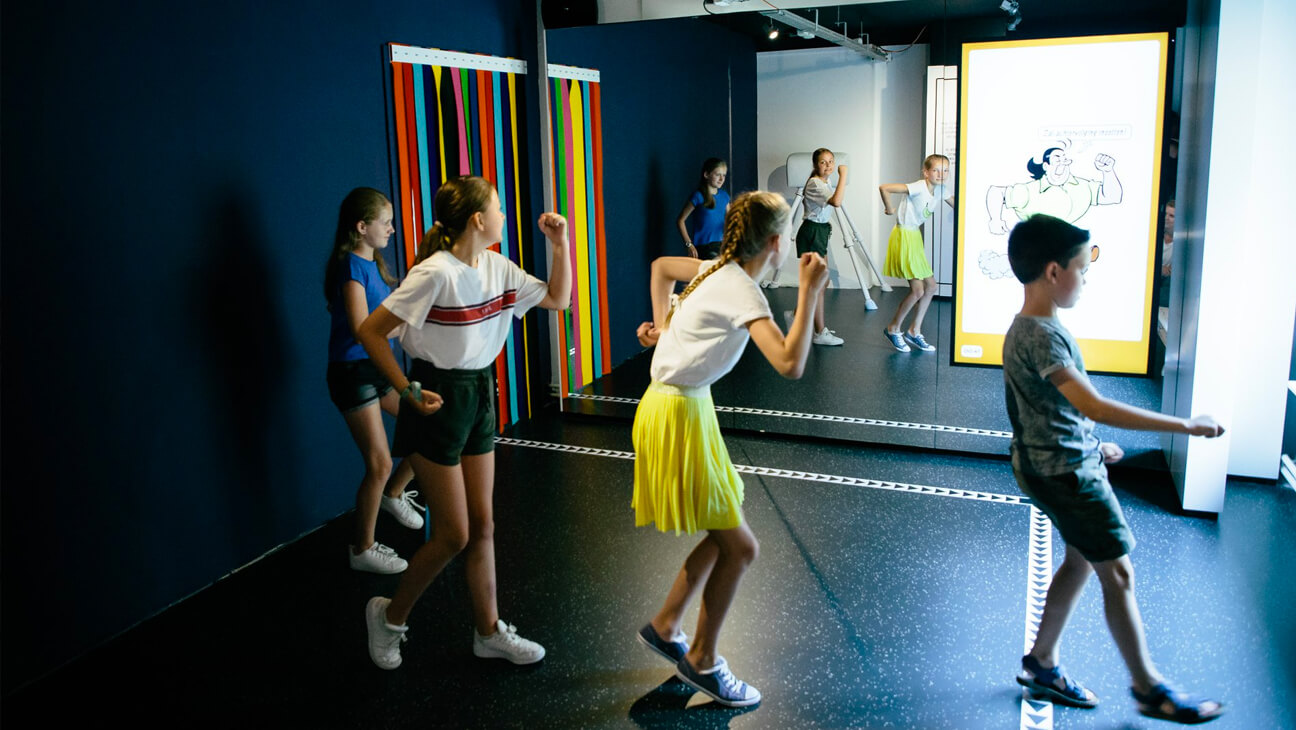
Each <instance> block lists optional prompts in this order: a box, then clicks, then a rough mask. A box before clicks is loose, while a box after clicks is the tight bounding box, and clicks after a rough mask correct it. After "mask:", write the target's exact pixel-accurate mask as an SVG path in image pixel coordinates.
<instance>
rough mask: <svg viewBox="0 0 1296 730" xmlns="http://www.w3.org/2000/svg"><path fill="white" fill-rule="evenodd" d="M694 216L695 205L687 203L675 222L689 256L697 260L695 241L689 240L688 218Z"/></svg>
mask: <svg viewBox="0 0 1296 730" xmlns="http://www.w3.org/2000/svg"><path fill="white" fill-rule="evenodd" d="M692 214H693V204H692V203H685V204H684V210H681V211H680V214H679V218H678V219H676V220H675V226H676V227H677V228H679V234H680V238H682V239H684V245H685V246H688V250H689V255H690V256H692V257H693V258H697V249H696V248H693V239H692V238H689V232H688V217H689V216H690V215H692Z"/></svg>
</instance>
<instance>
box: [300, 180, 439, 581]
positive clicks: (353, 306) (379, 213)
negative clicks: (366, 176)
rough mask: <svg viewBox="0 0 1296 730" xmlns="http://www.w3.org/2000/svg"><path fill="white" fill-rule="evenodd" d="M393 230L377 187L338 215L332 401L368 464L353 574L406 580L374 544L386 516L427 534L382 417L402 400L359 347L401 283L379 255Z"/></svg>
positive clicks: (330, 273)
mask: <svg viewBox="0 0 1296 730" xmlns="http://www.w3.org/2000/svg"><path fill="white" fill-rule="evenodd" d="M395 232H396V229H395V228H393V227H392V204H391V201H389V200H387V196H385V195H383V194H382V193H380V192H378V191H377V190H374V189H373V188H356V189H355V190H352V191H351V192H350V193H348V194H347V196H346V199H344V200H343V201H342V207H341V209H340V210H339V211H338V224H337V231H336V232H335V233H334V236H333V251H332V253H330V254H329V258H328V263H327V264H326V265H325V269H324V297H325V299H327V300H328V308H329V314H330V315H331V317H332V325H331V329H330V331H329V347H328V352H329V364H328V387H329V397H330V398H332V399H333V403H334V405H336V406H337V407H338V410H339V411H341V412H342V418H343V419H345V420H346V423H347V427H348V428H349V429H350V430H351V438H353V439H355V442H356V446H358V447H360V455H361V456H363V457H364V463H365V474H364V479H363V480H361V482H360V488H359V490H358V491H357V492H356V525H355V543H354V544H353V545H352V546H351V553H350V560H351V567H352V568H354V569H355V570H364V571H368V572H371V573H399V572H401V571H403V570H405V567H406V564H405V561H404V560H402V559H401V558H400V557H399V556H397V555H396V552H395V551H394V550H392V549H391V548H389V547H387V546H385V545H381V544H379V543H378V542H376V541H375V540H374V526H375V523H376V522H377V521H378V510H379V509H382V510H384V511H386V512H390V513H391V514H392V516H394V517H395V518H396V520H397V521H398V522H400V523H401V524H402V525H405V526H406V527H409V528H412V529H420V528H422V527H423V518H422V517H421V516H420V515H419V514H418V512H416V511H415V510H416V509H420V510H421V509H423V507H422V506H421V505H419V504H418V503H417V502H414V501H413V497H414V496H415V495H416V494H417V492H406V491H405V486H406V485H407V484H409V482H410V479H411V478H412V477H413V475H414V473H413V471H412V470H411V468H410V466H409V464H408V463H407V462H404V461H402V462H401V465H400V467H399V468H397V469H396V470H395V471H393V470H392V457H391V447H390V446H389V445H388V444H387V429H386V428H384V427H383V420H382V411H387V412H388V413H390V414H392V415H393V416H394V415H396V411H397V408H398V407H399V404H400V396H398V395H397V394H396V392H395V391H394V390H392V387H391V384H390V383H388V382H387V379H386V378H384V377H383V376H382V375H381V374H380V373H379V372H378V370H377V368H375V367H374V366H373V363H372V362H370V360H369V355H368V353H366V352H365V349H364V347H363V346H361V345H360V343H359V342H357V341H356V336H355V333H356V330H357V329H358V328H359V327H360V323H361V322H363V321H364V320H365V318H366V317H368V316H369V313H370V312H372V311H373V310H374V309H375V308H376V307H378V305H380V304H382V303H383V300H385V299H386V298H387V295H389V294H391V285H392V284H394V283H396V279H395V277H393V276H392V275H391V273H390V272H389V271H388V269H387V262H386V261H385V260H384V259H383V257H382V255H381V254H379V253H378V252H379V251H380V250H382V249H384V248H386V247H387V243H388V241H389V240H390V239H391V236H392V234H393V233H395Z"/></svg>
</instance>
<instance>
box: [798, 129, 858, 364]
mask: <svg viewBox="0 0 1296 730" xmlns="http://www.w3.org/2000/svg"><path fill="white" fill-rule="evenodd" d="M811 161H812V162H813V164H814V171H813V172H811V173H810V177H809V178H807V179H806V184H805V188H804V191H803V195H804V199H803V202H802V209H803V210H804V213H803V215H802V220H801V227H800V228H798V229H797V234H796V250H797V255H798V256H804V255H805V254H807V253H817V254H819V256H821V257H823V258H824V259H827V257H828V239H829V238H831V237H832V224H831V223H829V222H828V219H829V218H831V217H832V212H833V211H832V209H833V208H839V207H841V204H842V198H844V197H845V196H846V177H847V172H848V170H847V168H846V165H837V164H836V162H837V161H836V160H835V159H834V158H833V153H832V150H829V149H825V148H823V147H820V148H819V149H817V150H815V151H814V154H813V155H812V156H811ZM834 170H836V171H837V187H836V188H833V187H832V186H830V185H829V184H828V177H829V176H830V175H832V173H833V171H834ZM811 342H813V343H814V344H816V345H840V344H842V342H844V340H842V338H840V337H838V336H837V335H836V334H834V333H833V332H832V331H831V330H829V329H828V324H827V323H826V322H825V321H824V291H823V290H822V289H820V290H819V302H818V306H817V307H816V308H815V318H814V337H813V338H812V339H811Z"/></svg>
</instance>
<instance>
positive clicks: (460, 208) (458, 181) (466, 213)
mask: <svg viewBox="0 0 1296 730" xmlns="http://www.w3.org/2000/svg"><path fill="white" fill-rule="evenodd" d="M494 189H495V188H494V187H492V186H491V184H490V183H489V182H487V181H486V179H485V178H481V177H477V176H475V175H472V176H464V177H455V178H451V179H449V180H446V181H445V182H444V183H441V187H440V188H438V189H437V193H436V200H435V201H434V202H433V204H432V209H433V212H434V213H435V214H436V222H435V223H433V224H432V227H431V228H429V229H428V230H427V233H424V234H423V240H422V241H420V242H419V247H418V255H417V256H416V257H415V259H414V263H416V264H417V263H419V262H420V261H423V260H424V259H426V258H428V257H429V256H431V255H432V254H434V253H436V252H437V251H449V250H450V248H451V247H452V246H454V242H455V239H457V238H459V236H461V235H463V232H464V229H465V228H467V227H468V220H469V219H470V218H472V217H473V215H474V214H476V213H480V212H482V211H484V210H486V206H487V205H490V200H491V192H492V191H493V190H494Z"/></svg>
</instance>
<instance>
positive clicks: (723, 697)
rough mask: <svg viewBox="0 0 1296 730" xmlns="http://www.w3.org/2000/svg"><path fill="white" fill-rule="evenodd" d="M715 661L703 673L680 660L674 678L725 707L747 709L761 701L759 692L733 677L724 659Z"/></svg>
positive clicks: (686, 660) (684, 660)
mask: <svg viewBox="0 0 1296 730" xmlns="http://www.w3.org/2000/svg"><path fill="white" fill-rule="evenodd" d="M716 659H717V662H716V665H715V666H714V667H711V668H710V669H706V670H703V671H698V670H696V669H694V668H693V665H692V664H689V661H688V659H687V658H684V659H680V660H679V663H678V664H676V665H675V676H676V677H679V678H680V679H681V680H683V681H684V683H685V684H687V685H688V686H690V687H692V688H693V689H695V690H697V691H699V692H701V693H703V694H705V695H707V696H708V697H710V698H711V699H713V700H715V701H716V702H719V703H720V704H722V705H724V706H726V707H748V706H750V705H754V704H756V703H757V702H760V701H761V693H760V690H758V689H756V688H755V687H753V686H751V685H750V684H747V683H746V682H744V681H742V680H741V679H738V678H737V677H735V676H734V675H733V672H731V671H729V662H726V661H725V659H724V657H716Z"/></svg>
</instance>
